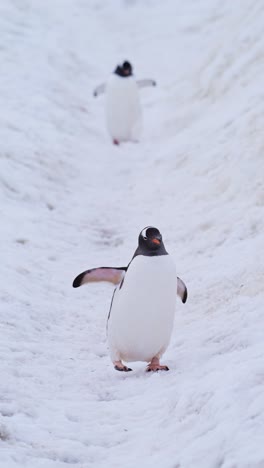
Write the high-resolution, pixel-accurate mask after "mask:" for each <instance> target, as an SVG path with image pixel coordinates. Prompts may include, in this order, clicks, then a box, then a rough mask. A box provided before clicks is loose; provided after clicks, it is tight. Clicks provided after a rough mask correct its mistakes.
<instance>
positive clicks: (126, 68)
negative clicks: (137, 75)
mask: <svg viewBox="0 0 264 468" xmlns="http://www.w3.org/2000/svg"><path fill="white" fill-rule="evenodd" d="M122 69H123V73H124V76H131V75H132V73H133V68H132V65H131V63H130V62H128V61H127V60H126V61H125V62H124V63H123V65H122Z"/></svg>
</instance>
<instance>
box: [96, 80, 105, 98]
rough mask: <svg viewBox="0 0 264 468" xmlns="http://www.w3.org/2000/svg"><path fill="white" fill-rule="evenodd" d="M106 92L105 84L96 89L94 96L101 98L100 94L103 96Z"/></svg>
mask: <svg viewBox="0 0 264 468" xmlns="http://www.w3.org/2000/svg"><path fill="white" fill-rule="evenodd" d="M104 92H105V83H102V84H100V85H99V86H97V87H96V88H95V90H94V92H93V96H94V97H97V96H100V94H103V93H104Z"/></svg>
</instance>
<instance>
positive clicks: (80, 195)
mask: <svg viewBox="0 0 264 468" xmlns="http://www.w3.org/2000/svg"><path fill="white" fill-rule="evenodd" d="M263 24H264V5H263V2H262V1H261V0H240V2H222V1H220V0H203V1H202V0H196V1H194V0H187V1H186V2H180V1H178V0H166V1H164V2H159V1H156V0H152V1H150V0H145V1H143V0H141V1H139V0H126V1H125V0H123V1H116V2H110V1H108V2H105V1H103V0H91V1H89V2H86V1H83V0H67V1H66V2H61V1H59V0H56V1H52V0H45V1H44V0H37V1H33V0H2V1H1V4H0V30H1V51H0V53H1V63H2V66H1V74H0V86H1V113H0V141H1V151H0V188H1V199H0V201H1V204H0V214H1V230H0V233H1V234H0V235H1V246H2V249H1V267H0V271H1V285H2V287H1V292H0V352H1V355H0V356H1V364H0V366H1V367H0V369H1V372H0V376H1V379H0V467H1V468H18V467H19V468H20V467H26V468H62V467H68V466H73V467H78V468H87V467H92V466H95V467H96V468H108V467H110V468H111V467H113V468H114V467H126V468H134V467H140V468H157V467H164V468H176V467H177V468H220V467H221V468H263V467H264V448H263V424H264V392H263V382H264V344H263V324H264V318H263V298H264V293H263V274H264V265H263V256H264V255H263V250H264V249H263V247H264V246H263V228H264V216H263V205H264V189H263V174H264V171H263V166H264V162H263V161H264V160H263V150H264V145H263V127H264V99H263V97H264V91H263V76H264V62H263V47H264V39H263ZM124 59H129V60H131V62H132V63H133V64H134V67H135V73H136V75H137V78H144V77H153V78H155V79H156V80H157V82H158V86H157V88H154V89H149V90H147V89H146V90H142V92H141V93H142V94H141V97H142V104H143V107H144V120H145V124H144V136H143V139H142V141H141V142H140V143H139V144H127V145H122V146H120V147H114V146H112V145H111V143H110V139H109V136H108V135H107V133H106V130H105V127H104V112H103V111H104V98H103V97H102V98H100V99H99V98H98V100H94V99H93V97H92V90H93V88H94V87H95V86H96V85H97V84H98V83H100V82H102V81H104V79H105V78H106V77H107V75H108V74H109V73H110V72H111V71H112V70H113V68H114V67H115V66H116V64H117V63H118V62H120V61H121V60H124ZM148 224H152V225H156V226H157V227H158V228H159V229H160V230H161V232H162V233H163V237H164V241H165V245H166V247H167V250H168V251H169V252H170V253H171V254H172V255H174V257H175V261H176V263H177V268H178V274H179V275H180V276H181V277H182V278H183V279H184V281H185V282H186V284H187V285H188V289H189V301H188V302H187V304H186V305H185V306H183V305H182V304H180V303H179V304H178V310H177V315H176V320H175V330H174V334H173V339H172V342H171V345H170V347H169V349H168V351H167V352H166V354H165V356H164V359H163V362H164V363H165V364H168V365H169V367H170V369H171V371H170V372H169V373H164V374H162V373H160V374H152V375H149V374H146V373H145V372H144V365H142V363H141V364H140V363H135V364H134V365H133V366H132V367H133V369H134V372H131V373H129V374H128V375H123V374H121V373H118V372H115V371H114V370H113V368H112V365H111V362H110V360H109V357H108V352H107V345H106V339H105V324H106V317H107V313H108V308H109V304H110V300H111V295H112V288H111V287H110V286H108V285H102V284H101V285H91V286H89V287H83V288H80V289H77V290H74V289H72V287H71V283H72V280H73V278H74V277H75V276H76V275H77V274H78V273H80V272H81V271H83V270H84V269H85V268H88V267H93V266H101V265H114V266H115V265H120V266H122V265H124V264H125V265H126V264H127V263H128V261H129V260H130V258H131V256H132V254H133V252H134V250H135V247H136V244H137V236H138V233H139V231H140V230H141V229H142V228H143V227H144V226H146V225H148Z"/></svg>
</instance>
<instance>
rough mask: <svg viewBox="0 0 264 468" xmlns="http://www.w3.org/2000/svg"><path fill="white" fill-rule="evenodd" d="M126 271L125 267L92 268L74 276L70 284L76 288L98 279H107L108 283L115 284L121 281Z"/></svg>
mask: <svg viewBox="0 0 264 468" xmlns="http://www.w3.org/2000/svg"><path fill="white" fill-rule="evenodd" d="M126 271H127V267H117V268H112V267H100V268H92V269H91V270H86V271H84V272H83V273H80V275H78V276H76V278H75V280H74V281H73V283H72V286H73V287H74V288H78V287H79V286H82V285H83V284H85V283H95V282H99V281H108V282H109V283H112V284H114V285H117V284H119V283H121V281H122V279H123V278H124V276H125V272H126Z"/></svg>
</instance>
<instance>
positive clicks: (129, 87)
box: [93, 61, 156, 144]
mask: <svg viewBox="0 0 264 468" xmlns="http://www.w3.org/2000/svg"><path fill="white" fill-rule="evenodd" d="M147 86H156V82H155V81H154V80H151V79H144V80H135V78H134V76H133V68H132V65H131V64H130V63H129V62H128V61H125V62H124V63H123V64H122V65H118V66H117V67H116V69H115V71H114V73H113V74H112V75H111V76H110V77H109V79H108V81H107V83H103V84H101V85H99V86H97V87H96V89H95V90H94V93H93V94H94V96H95V97H96V96H99V95H100V94H103V93H104V92H105V93H106V103H105V113H106V123H107V128H108V131H109V133H110V135H111V138H112V140H113V143H115V144H119V143H121V142H123V141H138V139H139V137H140V133H141V124H142V115H141V105H140V99H139V92H138V88H144V87H147Z"/></svg>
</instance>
